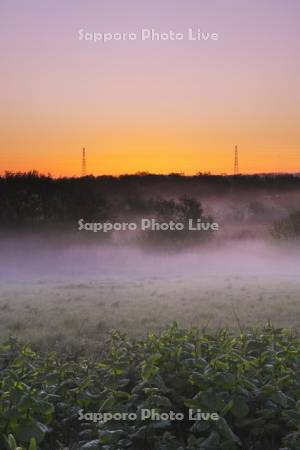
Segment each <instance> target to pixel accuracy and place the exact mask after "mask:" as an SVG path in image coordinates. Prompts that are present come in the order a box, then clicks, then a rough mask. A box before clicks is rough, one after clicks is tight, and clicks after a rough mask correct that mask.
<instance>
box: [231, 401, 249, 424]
mask: <svg viewBox="0 0 300 450" xmlns="http://www.w3.org/2000/svg"><path fill="white" fill-rule="evenodd" d="M231 410H232V413H233V415H234V416H235V417H237V418H239V419H243V418H244V417H246V416H247V415H248V414H249V406H248V405H247V403H246V402H245V401H244V400H243V399H241V398H239V397H236V398H235V399H234V401H233V406H232V409H231Z"/></svg>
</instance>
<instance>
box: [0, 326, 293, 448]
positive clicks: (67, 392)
mask: <svg viewBox="0 0 300 450" xmlns="http://www.w3.org/2000/svg"><path fill="white" fill-rule="evenodd" d="M108 344H109V345H108V347H107V350H106V351H105V352H104V354H103V356H102V357H101V359H98V358H92V357H89V358H81V359H77V360H75V358H74V356H72V355H61V356H59V355H57V354H55V353H47V354H39V353H36V352H33V351H32V350H31V349H30V348H29V347H27V346H25V345H22V344H20V343H18V342H16V341H15V340H10V341H9V342H7V343H6V344H3V345H2V346H1V347H0V357H1V367H2V370H1V372H0V405H1V406H0V432H2V433H3V435H2V442H0V448H1V449H3V450H4V449H5V450H10V449H11V447H9V445H8V439H7V437H5V435H8V434H10V433H11V434H13V435H14V436H15V439H16V441H17V442H20V443H21V445H22V446H24V447H25V448H26V449H27V448H28V447H29V445H30V440H31V442H33V439H32V438H34V440H35V442H36V443H37V446H38V449H43V450H56V449H60V448H64V449H70V450H85V449H99V450H100V449H103V450H117V449H129V450H141V449H143V450H147V449H149V450H151V449H153V450H163V449H165V450H172V449H174V450H179V449H180V450H199V449H202V450H205V449H206V450H209V449H210V450H220V449H223V450H234V449H242V450H252V449H255V450H278V449H280V448H283V447H284V448H287V449H290V450H297V449H298V450H299V448H300V401H299V398H300V340H299V338H298V337H297V336H295V335H293V334H292V333H290V332H288V331H284V330H281V329H279V330H276V329H273V328H272V327H271V326H267V327H266V328H265V329H263V330H257V331H252V332H245V333H240V334H239V335H237V336H235V335H232V334H230V333H229V332H228V331H227V330H226V329H222V330H220V331H219V332H218V333H216V334H212V335H208V334H203V333H201V332H200V330H198V329H196V328H191V329H187V330H184V329H179V328H178V327H177V325H173V326H172V327H170V328H168V329H167V330H166V331H164V332H162V333H161V334H160V335H155V334H150V335H149V336H148V337H147V338H145V339H143V340H141V341H131V340H128V339H127V338H126V336H125V335H122V334H121V333H119V332H115V333H113V334H112V335H111V338H110V341H109V343H108ZM141 409H151V410H155V411H156V412H160V413H162V412H170V411H173V412H175V413H182V414H184V417H185V419H184V420H182V421H172V420H171V421H170V420H157V421H149V420H144V421H143V420H141V419H140V417H139V412H140V411H141ZM189 409H191V410H193V411H196V410H198V409H199V410H201V411H202V412H206V413H207V412H209V413H217V414H218V416H219V420H217V421H212V420H206V421H203V420H202V421H190V420H187V417H188V410H189ZM80 411H81V412H82V411H84V414H86V413H87V412H90V413H99V412H100V413H102V414H103V413H129V412H130V413H137V415H138V418H137V420H135V421H132V420H122V421H115V420H112V421H108V422H105V423H96V422H93V421H91V420H88V419H89V418H88V417H87V416H86V415H85V417H84V420H79V418H80V414H81V413H80Z"/></svg>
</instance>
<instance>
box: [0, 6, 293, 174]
mask: <svg viewBox="0 0 300 450" xmlns="http://www.w3.org/2000/svg"><path fill="white" fill-rule="evenodd" d="M299 23H300V2H299V0H268V1H267V0H163V1H162V0H105V1H104V0H51V1H50V0H43V1H41V0H26V1H22V0H18V1H16V0H1V1H0V38H1V39H0V54H1V71H0V93H1V95H0V98H1V101H0V145H1V147H0V148H1V152H0V172H3V171H4V170H11V171H16V170H18V171H19V170H21V171H25V170H30V169H36V170H39V171H41V172H50V173H52V175H54V176H59V175H79V174H80V168H81V160H80V158H81V147H83V146H85V147H86V148H87V164H88V172H91V173H94V174H96V175H97V174H103V173H106V174H108V173H110V174H119V173H125V172H126V173H134V172H137V171H150V172H160V173H168V172H185V173H186V174H192V173H196V172H199V171H212V172H214V173H222V172H227V173H231V172H232V167H233V148H234V145H235V144H238V145H239V152H240V170H241V172H248V173H251V172H267V171H270V172H273V171H300V126H299V118H300V87H299V86H300V85H299V79H300V78H299V76H300V70H299V69H300V27H299ZM190 27H191V28H200V29H201V30H203V31H208V32H217V33H219V36H220V38H219V40H218V41H212V42H189V41H187V40H186V41H183V42H148V41H147V42H141V41H140V40H138V41H133V42H111V43H108V44H105V45H104V44H102V43H96V44H94V43H91V42H83V41H79V39H78V30H79V29H84V30H85V31H99V32H110V31H112V32H126V31H133V32H137V31H139V30H140V29H141V28H155V29H157V30H160V31H168V30H174V31H184V32H185V31H186V30H187V29H188V28H190Z"/></svg>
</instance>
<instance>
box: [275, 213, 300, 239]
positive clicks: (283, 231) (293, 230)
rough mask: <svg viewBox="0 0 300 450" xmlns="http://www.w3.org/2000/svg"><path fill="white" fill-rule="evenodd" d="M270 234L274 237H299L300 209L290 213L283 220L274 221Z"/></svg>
mask: <svg viewBox="0 0 300 450" xmlns="http://www.w3.org/2000/svg"><path fill="white" fill-rule="evenodd" d="M271 234H272V235H273V237H275V238H276V239H299V238H300V211H296V212H293V213H291V214H290V215H289V216H288V218H287V219H285V220H279V221H276V222H274V224H273V227H272V230H271Z"/></svg>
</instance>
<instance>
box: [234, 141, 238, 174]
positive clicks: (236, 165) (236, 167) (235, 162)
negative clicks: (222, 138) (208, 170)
mask: <svg viewBox="0 0 300 450" xmlns="http://www.w3.org/2000/svg"><path fill="white" fill-rule="evenodd" d="M233 173H234V175H238V173H239V150H238V146H237V145H236V146H235V147H234V168H233Z"/></svg>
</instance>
